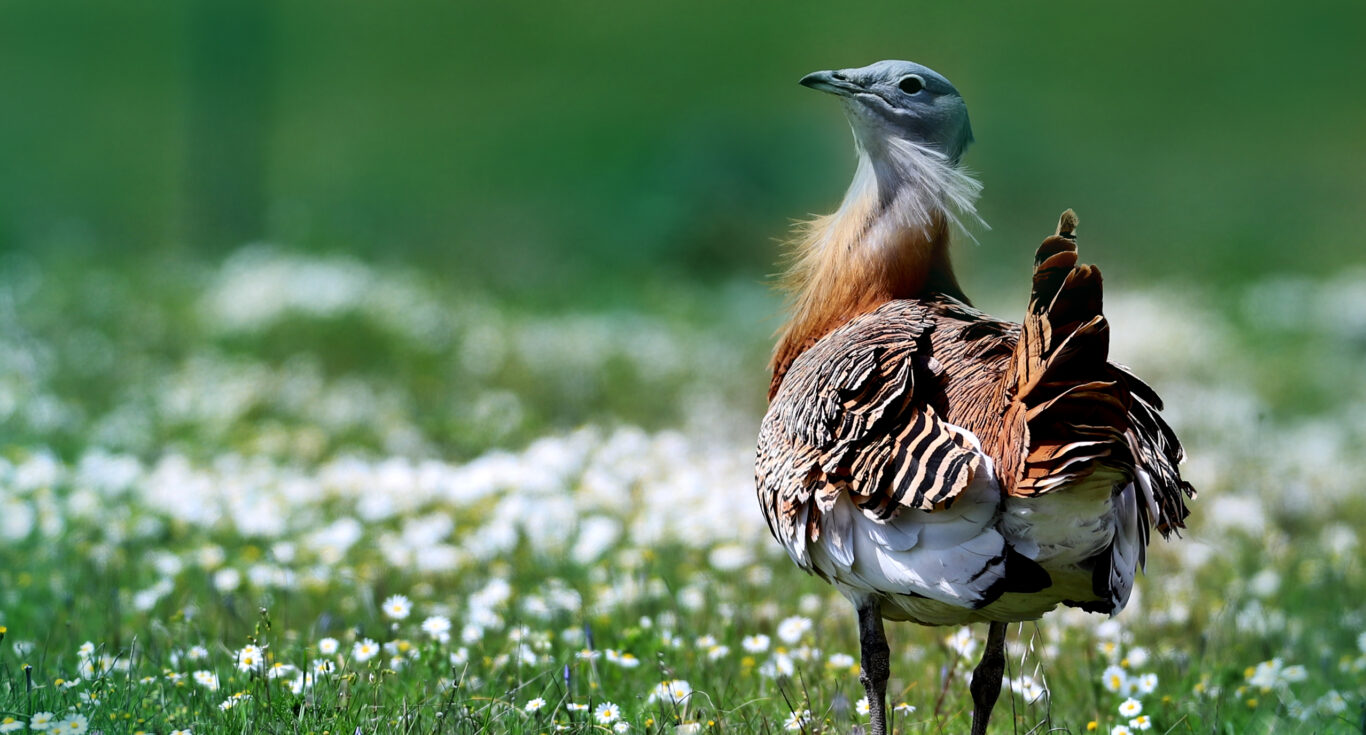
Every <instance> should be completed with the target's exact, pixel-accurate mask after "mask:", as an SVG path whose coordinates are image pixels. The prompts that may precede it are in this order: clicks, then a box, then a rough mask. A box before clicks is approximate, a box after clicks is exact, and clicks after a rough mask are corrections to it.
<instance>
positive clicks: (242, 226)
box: [184, 0, 274, 252]
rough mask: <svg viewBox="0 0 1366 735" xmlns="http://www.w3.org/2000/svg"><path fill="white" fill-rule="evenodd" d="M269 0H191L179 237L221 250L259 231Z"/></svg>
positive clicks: (270, 57)
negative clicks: (183, 194)
mask: <svg viewBox="0 0 1366 735" xmlns="http://www.w3.org/2000/svg"><path fill="white" fill-rule="evenodd" d="M273 25H274V18H273V15H272V13H271V4H270V2H269V1H268V0H192V2H191V3H190V12H189V29H188V33H187V36H188V41H189V44H190V48H189V65H188V69H189V79H188V80H187V81H188V84H189V91H188V95H187V99H188V103H189V113H188V116H187V117H188V119H187V123H188V125H189V135H188V136H186V140H187V142H188V146H189V150H188V151H187V154H186V156H185V162H186V171H185V189H186V206H187V210H188V211H187V213H186V222H185V225H186V232H185V235H186V240H185V242H184V245H186V246H189V247H191V248H195V249H204V250H207V251H210V252H215V251H216V252H221V251H224V250H226V249H229V248H233V247H237V246H239V245H241V244H242V243H244V242H249V241H252V240H256V239H260V238H262V237H264V236H265V234H266V233H265V223H266V191H265V190H266V166H267V150H268V143H269V139H270V118H271V102H272V100H271V95H272V92H273V84H272V78H273V72H274V68H273V63H274V53H273V50H274V49H273V43H272V42H273V36H274V34H273V32H272V30H273Z"/></svg>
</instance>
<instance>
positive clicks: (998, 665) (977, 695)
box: [972, 623, 1006, 735]
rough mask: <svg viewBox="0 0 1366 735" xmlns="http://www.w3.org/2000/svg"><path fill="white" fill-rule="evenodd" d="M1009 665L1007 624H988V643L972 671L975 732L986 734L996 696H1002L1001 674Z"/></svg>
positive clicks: (973, 727)
mask: <svg viewBox="0 0 1366 735" xmlns="http://www.w3.org/2000/svg"><path fill="white" fill-rule="evenodd" d="M1005 669H1006V624H1005V623H992V624H991V627H989V628H987V647H986V650H984V651H982V660H981V662H980V663H978V664H977V668H976V669H974V670H973V672H972V735H986V733H987V721H988V720H990V719H991V709H992V708H993V707H995V706H996V698H997V697H999V696H1001V676H1002V675H1004V674H1005Z"/></svg>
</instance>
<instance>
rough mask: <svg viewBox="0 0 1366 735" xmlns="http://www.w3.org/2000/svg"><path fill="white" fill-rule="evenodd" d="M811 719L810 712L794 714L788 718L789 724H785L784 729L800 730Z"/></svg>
mask: <svg viewBox="0 0 1366 735" xmlns="http://www.w3.org/2000/svg"><path fill="white" fill-rule="evenodd" d="M810 719H811V711H810V710H801V711H800V712H793V713H792V714H791V715H789V716H788V718H787V722H784V723H783V729H784V730H800V729H802V728H803V727H805V726H806V723H807V721H808V720H810Z"/></svg>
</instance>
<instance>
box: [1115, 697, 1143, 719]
mask: <svg viewBox="0 0 1366 735" xmlns="http://www.w3.org/2000/svg"><path fill="white" fill-rule="evenodd" d="M1142 711H1143V703H1142V702H1140V701H1138V700H1137V699H1134V698H1133V697H1129V698H1128V699H1126V700H1124V701H1123V702H1122V703H1121V704H1120V705H1119V714H1120V716H1121V717H1137V716H1138V713H1140V712H1142Z"/></svg>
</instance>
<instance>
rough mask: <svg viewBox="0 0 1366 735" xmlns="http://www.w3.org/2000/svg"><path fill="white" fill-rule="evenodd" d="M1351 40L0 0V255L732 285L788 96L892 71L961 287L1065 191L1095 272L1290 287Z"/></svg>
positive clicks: (689, 13)
mask: <svg viewBox="0 0 1366 735" xmlns="http://www.w3.org/2000/svg"><path fill="white" fill-rule="evenodd" d="M1363 47H1366V5H1363V4H1362V3H1360V2H1347V1H1346V0H1342V1H1339V2H1334V1H1332V0H1329V1H1326V2H1324V1H1320V2H1312V3H1302V4H1294V5H1291V4H1286V3H1271V2H1251V3H1237V4H1232V3H1220V4H1205V3H1191V2H1158V3H1138V4H1134V3H1130V4H1112V3H1090V2H1087V3H1081V2H1068V3H1051V4H1048V5H1047V7H1042V6H1040V5H1038V4H1024V3H975V4H970V5H969V4H958V3H936V4H932V3H909V2H854V3H833V2H820V3H813V2H800V3H798V2H749V3H733V2H723V1H720V0H701V1H699V0H692V1H691V2H686V3H684V2H663V3H627V2H592V1H590V2H584V1H583V0H577V1H575V2H560V1H556V2H543V3H534V4H531V3H483V2H469V1H465V2H404V3H372V2H338V1H336V0H329V1H328V2H302V1H301V2H282V3H269V2H263V1H262V0H191V1H188V2H184V3H177V4H169V3H159V2H141V1H137V0H134V1H131V2H122V3H95V2H84V3H80V2H61V3H54V2H49V1H47V0H3V2H0V253H2V252H5V251H15V250H21V251H26V252H27V253H28V254H30V255H33V256H36V257H40V258H44V259H47V258H57V259H64V260H69V261H70V260H74V261H78V262H79V261H94V262H114V263H119V264H122V265H125V266H126V265H128V264H129V263H130V262H131V263H136V262H139V260H140V259H158V260H163V261H164V260H166V259H172V260H174V259H177V258H189V259H201V258H205V257H207V258H211V259H216V258H219V257H221V256H222V255H223V254H225V253H227V252H229V251H231V250H233V249H235V248H237V247H239V246H240V245H242V244H244V243H246V242H251V241H261V240H264V241H269V242H273V243H276V244H278V245H280V246H282V247H287V248H300V249H305V250H308V251H315V252H316V251H328V252H332V251H343V252H350V253H355V254H358V255H360V256H362V257H364V258H366V259H373V260H376V261H394V260H397V261H403V262H406V263H413V264H417V265H419V266H421V267H424V268H431V269H434V270H435V271H437V272H443V273H448V274H450V276H451V277H452V278H453V279H455V280H456V281H457V282H461V283H467V284H471V285H478V286H479V287H481V288H485V289H489V290H492V291H494V292H495V293H503V294H508V295H513V296H519V297H525V298H528V299H533V300H536V299H547V298H548V299H552V300H564V299H567V300H571V301H572V300H580V299H581V300H583V301H584V302H586V303H592V302H595V301H601V300H606V301H608V302H611V301H613V299H614V298H621V299H625V300H629V299H631V298H634V296H632V295H631V294H633V293H639V292H641V291H642V290H644V288H651V287H654V286H656V285H660V284H664V283H666V282H672V281H680V280H681V281H694V282H698V283H707V282H717V281H725V280H730V279H736V278H739V279H744V280H750V281H758V280H762V279H763V278H765V277H766V275H767V274H769V273H770V272H771V271H772V269H773V265H772V264H773V262H774V260H775V257H776V255H777V251H778V245H777V242H776V240H777V239H778V238H780V237H782V236H783V235H784V233H785V232H786V229H787V227H788V223H789V221H790V220H791V219H793V218H797V217H802V216H804V215H805V214H807V213H812V212H820V211H826V210H829V209H831V208H832V207H833V206H834V204H835V203H836V202H837V201H838V198H839V196H840V195H841V193H842V191H843V187H844V185H845V183H846V181H847V179H848V176H849V174H850V173H851V170H852V153H851V151H852V149H851V145H850V140H849V136H848V133H847V129H846V128H845V125H844V122H843V121H842V119H841V114H840V112H839V110H838V106H837V105H836V104H834V103H833V101H832V100H830V99H828V98H825V97H822V96H820V95H818V94H815V93H813V92H811V91H809V90H806V89H803V88H801V87H799V86H797V84H796V80H797V79H798V78H799V77H800V76H801V75H802V74H804V73H806V72H809V71H813V70H816V69H824V68H833V67H844V66H855V65H862V64H865V63H869V62H871V61H874V60H877V59H881V58H888V57H892V58H897V57H900V58H909V59H913V60H917V61H920V62H922V63H926V64H928V65H930V66H933V67H934V68H936V69H938V70H939V71H941V72H943V73H945V74H946V75H947V76H949V77H950V78H951V79H953V80H954V81H955V83H956V84H957V85H958V87H959V88H960V89H961V90H962V91H963V93H964V95H965V97H966V99H967V101H968V104H969V109H970V110H971V114H972V120H973V127H974V129H975V132H976V135H977V140H978V143H977V145H976V146H975V147H974V148H973V149H972V150H971V151H970V152H969V155H968V157H967V162H968V164H969V165H970V166H971V167H972V168H973V169H975V170H976V171H977V172H978V173H979V174H980V176H981V178H982V179H983V180H984V182H985V184H986V190H985V194H984V197H983V199H982V202H981V212H982V214H983V216H984V217H985V219H986V221H987V222H989V223H990V224H991V225H992V228H993V229H992V230H991V231H990V232H988V233H985V234H982V235H980V236H979V239H980V240H981V242H982V245H981V246H980V247H978V246H971V245H969V246H965V247H962V248H960V249H959V252H958V256H957V257H958V259H959V261H960V264H961V265H960V271H961V272H962V274H963V280H964V281H965V285H966V287H967V288H968V290H969V292H970V293H971V292H973V291H974V289H977V290H980V289H982V288H984V287H986V286H989V285H991V284H994V283H998V282H1004V281H1006V279H1008V281H1009V282H1010V283H1014V282H1016V281H1019V282H1020V284H1023V283H1024V279H1025V276H1024V274H1025V273H1026V272H1027V268H1028V259H1029V256H1030V254H1031V252H1032V248H1033V246H1034V244H1035V243H1036V242H1037V241H1038V239H1039V236H1040V235H1041V234H1045V233H1046V231H1048V230H1049V229H1051V227H1052V223H1053V221H1054V217H1055V216H1056V214H1057V213H1058V212H1059V211H1060V210H1061V209H1063V208H1064V207H1069V206H1070V207H1074V208H1076V209H1077V211H1078V212H1079V213H1080V215H1081V217H1082V222H1083V235H1084V236H1085V238H1086V243H1087V244H1086V248H1087V249H1086V254H1087V256H1088V257H1089V258H1091V259H1093V260H1095V261H1097V262H1100V263H1102V264H1104V265H1105V266H1106V268H1107V274H1108V275H1110V276H1111V277H1112V278H1113V277H1116V276H1119V277H1124V278H1135V279H1138V278H1147V277H1153V278H1161V277H1179V278H1190V279H1191V280H1194V281H1202V282H1209V281H1213V282H1216V283H1218V282H1226V281H1228V280H1230V279H1232V280H1241V279H1244V278H1246V277H1249V276H1256V275H1259V274H1265V273H1268V272H1272V271H1283V270H1289V271H1296V272H1306V273H1309V274H1322V273H1325V272H1330V271H1333V270H1335V269H1337V268H1339V267H1341V266H1342V265H1343V264H1344V263H1345V262H1358V263H1360V262H1363V261H1366V248H1363V242H1362V240H1363V235H1362V232H1363V228H1362V216H1361V212H1362V211H1363V210H1366V87H1363V83H1362V74H1361V72H1362V70H1363V69H1366V62H1363V61H1362V58H1361V53H1362V49H1363ZM643 287H644V288H643ZM1021 288H1023V286H1022V285H1021ZM613 294H626V295H624V296H617V297H614V296H613Z"/></svg>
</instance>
